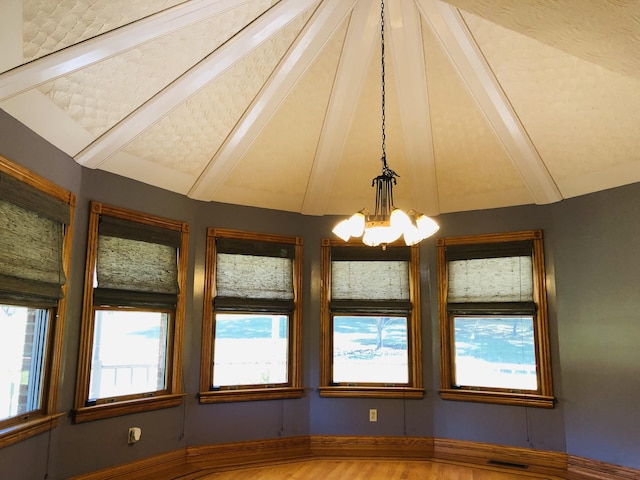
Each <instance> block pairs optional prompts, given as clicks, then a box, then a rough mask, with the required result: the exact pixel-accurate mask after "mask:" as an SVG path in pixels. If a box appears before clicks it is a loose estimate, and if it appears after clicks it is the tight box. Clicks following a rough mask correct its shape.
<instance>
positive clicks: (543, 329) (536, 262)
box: [436, 230, 555, 408]
mask: <svg viewBox="0 0 640 480" xmlns="http://www.w3.org/2000/svg"><path fill="white" fill-rule="evenodd" d="M514 241H530V242H531V244H532V247H533V248H532V259H533V295H534V302H535V303H536V305H537V311H536V314H535V315H534V316H533V318H534V332H535V333H534V334H535V336H536V345H535V355H536V364H537V370H538V372H537V377H538V385H539V388H538V391H537V392H530V391H518V390H507V389H498V388H482V387H467V388H454V387H453V368H452V366H453V362H454V354H455V352H454V349H453V346H452V344H451V342H452V341H453V334H452V331H451V329H452V328H453V326H452V325H453V322H452V320H451V315H450V314H449V312H448V310H447V286H448V283H447V282H448V274H447V257H446V247H447V246H451V245H481V244H499V243H504V242H514ZM436 245H437V255H438V310H439V322H440V396H441V398H442V399H444V400H459V401H469V402H480V403H495V404H501V405H517V406H528V407H541V408H553V407H554V405H555V397H554V394H553V383H552V376H551V350H550V345H549V321H548V313H547V296H546V282H545V274H544V272H545V268H544V246H543V234H542V230H528V231H522V232H513V233H497V234H485V235H472V236H461V237H450V238H440V239H438V240H437V242H436Z"/></svg>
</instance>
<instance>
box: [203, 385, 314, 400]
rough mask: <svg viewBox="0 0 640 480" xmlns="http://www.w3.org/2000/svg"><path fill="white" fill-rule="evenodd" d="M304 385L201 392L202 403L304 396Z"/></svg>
mask: <svg viewBox="0 0 640 480" xmlns="http://www.w3.org/2000/svg"><path fill="white" fill-rule="evenodd" d="M303 393H304V389H303V388H302V387H273V388H250V389H249V388H247V389H241V388H239V389H237V390H215V391H209V392H200V395H199V399H200V403H225V402H252V401H256V400H280V399H286V398H302V394H303Z"/></svg>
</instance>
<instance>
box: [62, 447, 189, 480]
mask: <svg viewBox="0 0 640 480" xmlns="http://www.w3.org/2000/svg"><path fill="white" fill-rule="evenodd" d="M186 458H187V451H186V449H180V450H174V451H172V452H167V453H162V454H160V455H154V456H153V457H147V458H143V459H142V460H137V461H135V462H130V463H125V464H124V465H118V466H115V467H110V468H105V469H103V470H98V471H97V472H91V473H87V474H84V475H80V476H78V477H73V478H72V480H116V479H117V480H134V479H139V478H140V477H141V476H142V475H143V474H144V475H154V474H157V475H158V478H162V477H161V476H162V473H163V472H166V471H167V470H170V469H172V468H176V467H181V466H184V465H186V463H187V462H186Z"/></svg>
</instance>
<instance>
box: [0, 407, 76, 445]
mask: <svg viewBox="0 0 640 480" xmlns="http://www.w3.org/2000/svg"><path fill="white" fill-rule="evenodd" d="M63 415H64V413H56V414H55V415H46V416H42V417H37V418H34V419H31V420H25V421H23V422H20V423H17V424H15V425H11V426H9V427H6V428H3V429H2V430H0V448H3V447H7V446H9V445H13V444H14V443H18V442H21V441H22V440H26V439H27V438H31V437H35V436H36V435H39V434H41V433H44V432H48V431H49V430H52V429H53V428H54V427H56V426H57V425H58V419H59V418H60V417H62V416H63Z"/></svg>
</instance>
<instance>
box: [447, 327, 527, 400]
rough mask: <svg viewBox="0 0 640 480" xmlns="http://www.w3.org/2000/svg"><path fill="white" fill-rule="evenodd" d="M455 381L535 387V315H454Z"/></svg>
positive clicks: (496, 385) (495, 385)
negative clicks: (498, 316)
mask: <svg viewBox="0 0 640 480" xmlns="http://www.w3.org/2000/svg"><path fill="white" fill-rule="evenodd" d="M454 329H455V332H454V340H455V385H457V386H473V387H493V388H508V389H517V390H536V389H537V388H538V383H537V377H536V356H535V347H534V345H535V344H534V331H533V317H508V318H490V317H489V318H484V317H455V318H454Z"/></svg>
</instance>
